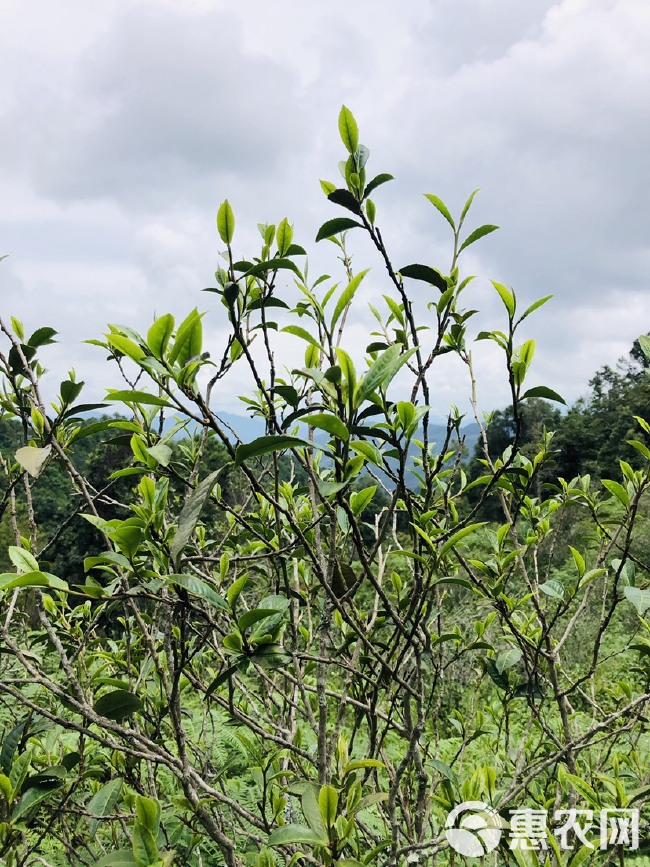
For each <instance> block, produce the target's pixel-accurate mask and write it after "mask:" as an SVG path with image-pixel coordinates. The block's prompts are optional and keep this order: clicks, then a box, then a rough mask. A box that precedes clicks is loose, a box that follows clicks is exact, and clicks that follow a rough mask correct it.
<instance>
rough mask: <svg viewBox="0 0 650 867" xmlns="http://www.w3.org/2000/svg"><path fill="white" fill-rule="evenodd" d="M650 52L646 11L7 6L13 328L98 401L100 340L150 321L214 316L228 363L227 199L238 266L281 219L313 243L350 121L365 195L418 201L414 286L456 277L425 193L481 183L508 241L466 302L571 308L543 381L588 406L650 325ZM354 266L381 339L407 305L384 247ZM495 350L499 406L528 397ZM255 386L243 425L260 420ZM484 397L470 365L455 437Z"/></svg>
mask: <svg viewBox="0 0 650 867" xmlns="http://www.w3.org/2000/svg"><path fill="white" fill-rule="evenodd" d="M649 45H650V3H648V2H647V0H561V2H553V0H407V2H402V3H400V4H396V3H394V2H388V0H354V2H350V0H328V2H327V3H324V2H314V0H312V2H305V0H274V2H272V3H269V2H262V0H238V2H236V3H235V2H226V0H222V2H219V0H184V2H182V3H180V2H178V0H175V2H167V0H103V2H102V3H89V2H88V0H61V2H59V3H50V2H47V0H2V3H1V4H0V114H1V123H2V130H3V132H2V136H1V137H0V191H1V200H2V210H1V213H0V253H8V254H10V258H9V259H7V260H5V262H3V263H2V265H0V292H1V298H0V309H1V311H2V313H3V315H8V314H13V315H17V316H19V317H22V318H24V320H25V321H26V323H27V324H28V326H30V327H36V326H38V325H43V324H49V325H52V326H54V327H55V328H56V329H57V330H58V331H59V332H60V340H61V343H60V344H59V345H58V346H57V347H52V348H51V349H50V350H49V351H48V352H47V355H46V360H47V361H48V362H49V365H50V367H51V368H52V370H53V374H55V375H57V376H58V374H63V373H64V372H65V371H66V370H67V369H68V368H69V367H71V366H74V367H75V368H76V369H77V372H78V374H79V375H80V376H82V377H83V378H85V379H86V381H87V382H88V384H89V393H88V397H91V396H94V397H95V396H101V395H102V394H103V387H104V386H107V385H116V384H117V383H116V382H113V381H107V380H108V379H109V377H108V375H107V368H106V364H105V361H104V356H103V355H102V353H101V351H100V350H97V349H95V348H92V347H88V346H83V345H82V344H81V341H82V340H83V339H85V338H90V337H97V336H99V335H100V334H101V333H102V332H103V331H104V330H105V323H106V322H109V321H110V322H120V323H124V324H129V325H132V326H134V327H137V328H146V327H147V325H148V323H149V322H150V321H151V317H152V313H153V310H154V309H155V310H156V311H157V312H158V313H161V312H165V311H167V310H170V311H172V312H174V313H175V314H177V315H183V314H184V313H187V312H188V311H189V309H191V308H192V307H193V306H195V305H198V306H199V308H200V309H201V310H206V311H208V313H207V316H206V320H205V321H206V328H207V332H208V335H209V339H210V341H211V342H212V348H213V349H214V350H215V354H218V352H219V348H220V344H221V340H222V335H223V330H222V329H223V319H222V308H221V306H220V305H219V303H218V301H217V299H216V297H215V296H213V295H206V294H201V292H200V290H201V289H202V288H203V287H204V286H207V285H211V284H212V283H213V282H214V278H213V277H212V276H211V275H212V274H213V272H214V270H215V267H216V266H217V265H218V259H217V253H218V251H219V249H220V248H221V246H222V245H221V244H220V242H219V240H218V237H217V234H216V228H215V221H214V217H215V213H216V208H217V206H218V204H219V202H220V201H221V200H222V199H224V198H226V197H228V198H229V200H230V201H231V203H232V205H233V207H234V209H235V213H236V217H237V243H236V247H237V251H238V254H241V255H242V256H247V257H250V255H251V254H252V253H254V252H255V248H256V247H255V246H253V245H257V230H256V228H255V226H256V223H257V222H258V221H269V222H277V221H279V220H280V219H281V218H282V217H284V216H288V217H289V219H290V220H291V221H292V222H293V223H294V228H295V236H294V238H295V240H296V241H297V242H299V243H303V245H305V246H308V247H309V246H310V245H311V244H312V241H313V238H314V235H315V232H316V230H317V228H318V226H319V225H320V223H322V222H323V221H324V220H326V219H329V218H330V217H332V216H336V215H337V211H336V209H335V208H334V206H332V205H331V204H330V203H328V202H327V201H326V200H325V199H324V197H323V194H322V192H321V190H320V187H319V185H318V179H319V178H321V177H323V178H328V179H331V180H336V179H337V169H336V166H337V162H338V160H339V159H340V158H341V157H342V156H343V154H342V152H341V147H342V146H341V144H340V141H339V139H338V134H337V127H336V121H337V115H338V111H339V108H340V106H341V104H342V103H345V104H347V105H348V106H349V107H350V108H351V109H352V110H353V111H354V113H355V115H356V117H357V120H358V122H359V125H360V128H361V140H362V142H364V143H365V144H366V145H368V146H369V148H370V151H371V156H370V160H371V161H370V162H369V164H368V172H369V175H370V172H371V171H372V172H373V173H374V172H380V171H388V172H391V173H392V174H394V175H395V177H396V179H397V180H396V181H394V182H393V183H391V184H389V185H386V186H385V187H384V188H382V191H381V192H379V191H378V192H377V195H376V196H375V197H374V198H375V200H376V202H377V205H378V222H379V224H380V225H385V232H384V234H385V237H386V240H387V242H388V244H389V246H390V247H391V249H392V250H393V251H394V255H395V259H396V262H397V264H398V265H403V264H406V262H407V261H421V262H426V263H427V264H431V265H434V266H436V267H439V268H441V269H442V270H446V268H447V265H448V261H449V256H450V250H449V243H448V242H449V238H448V236H447V234H446V233H445V224H444V222H443V221H442V220H441V219H438V218H437V214H436V212H435V211H434V209H433V208H432V206H431V205H430V204H429V203H428V202H427V201H426V200H425V199H424V198H423V197H422V195H421V194H422V193H425V192H432V193H436V194H438V195H440V196H442V197H443V198H444V199H445V200H446V201H447V202H448V204H449V206H450V208H451V209H452V211H456V212H457V211H458V210H459V209H460V207H461V206H462V203H463V201H464V199H465V197H466V195H467V194H468V193H469V192H470V191H471V190H472V189H473V188H474V187H481V194H480V197H479V199H478V200H477V204H476V215H475V220H476V221H477V222H492V223H497V224H498V225H500V226H501V230H500V232H498V233H496V234H494V235H491V236H490V237H489V238H486V239H484V240H483V241H482V242H480V244H478V245H477V246H476V247H475V248H473V252H472V255H470V256H468V257H467V261H466V263H465V272H467V271H469V272H471V273H476V274H478V275H480V277H481V279H480V280H478V281H477V282H476V283H475V284H473V287H474V286H475V287H476V288H472V290H471V291H472V292H473V293H474V294H473V297H472V298H470V299H469V301H470V305H471V306H475V305H476V306H481V307H482V308H485V310H486V314H487V315H488V316H489V317H490V318H491V321H492V322H493V324H494V325H495V326H498V325H499V324H500V322H499V316H500V312H499V307H498V304H497V303H496V301H494V300H493V293H492V294H491V290H490V289H489V284H488V282H487V278H493V279H496V280H499V281H501V282H504V283H507V284H508V285H512V286H514V288H515V289H516V291H517V292H518V294H519V296H520V298H521V299H522V303H524V302H528V303H530V302H531V301H533V300H534V299H535V298H537V297H539V296H541V295H545V294H549V293H553V294H554V295H555V299H554V301H553V302H551V304H549V305H547V307H546V308H544V310H543V311H541V312H540V313H539V314H538V316H537V318H536V320H534V321H533V322H532V323H531V327H530V328H529V331H528V332H527V336H535V337H536V338H537V340H538V355H537V359H536V365H535V367H534V370H533V374H532V376H531V384H541V383H544V384H547V385H549V386H551V387H553V388H555V389H556V390H558V391H560V392H561V393H563V394H564V395H565V396H566V397H567V398H568V399H570V400H573V399H575V398H576V397H577V396H578V395H579V394H581V393H583V392H584V391H585V390H586V387H587V383H588V380H589V378H590V376H591V375H592V373H593V372H594V371H595V370H596V369H597V368H598V367H599V366H601V365H602V364H604V363H614V362H615V361H616V359H617V358H618V357H619V356H621V355H623V354H626V353H627V351H628V350H629V348H630V346H631V343H632V341H633V340H634V338H635V337H636V336H637V335H638V334H639V333H641V332H645V331H647V330H649V329H650V321H649V318H650V317H649V316H648V315H647V311H648V274H649V273H650V231H649V230H650V219H649V217H648V199H649V195H648V194H649V190H648V185H649V177H650V171H649V170H650V164H649V158H648V155H649V154H650V100H649V99H648V93H649V92H650V51H648V46H649ZM320 246H321V247H323V246H325V247H328V249H323V250H322V251H321V250H319V251H318V256H317V258H316V262H315V263H314V264H313V265H312V275H314V274H315V270H314V269H316V268H317V267H320V266H321V257H322V261H323V262H325V263H326V264H327V270H328V273H331V274H335V273H336V272H335V270H333V269H335V268H336V260H335V258H334V257H333V256H332V257H330V262H329V263H327V261H326V255H328V254H329V253H330V250H329V245H320ZM332 250H333V248H332ZM353 250H354V253H355V265H358V267H361V266H362V265H363V266H364V267H365V266H367V265H372V266H374V267H373V272H372V273H371V276H370V277H369V278H367V281H366V284H364V285H367V287H368V288H367V289H365V290H364V291H365V293H366V294H365V295H362V296H361V298H360V299H359V306H358V307H357V308H356V309H355V311H354V316H353V317H352V323H351V327H352V331H351V338H352V339H354V338H355V337H356V336H357V334H358V336H359V339H360V340H361V338H362V332H363V330H364V329H365V328H366V327H367V326H368V324H369V320H368V319H367V318H366V315H365V312H364V310H363V309H362V306H363V300H364V299H367V298H368V297H370V296H374V295H377V294H378V293H381V292H386V291H388V287H387V286H386V285H385V283H384V278H383V275H382V272H381V264H380V263H379V262H378V261H376V259H374V258H373V256H372V251H370V250H369V249H368V247H367V244H366V243H358V244H355V245H354V246H353ZM373 281H374V282H373ZM362 342H363V341H362ZM364 345H365V344H364ZM481 351H482V352H483V353H484V354H483V355H482V356H480V357H481V358H482V359H483V366H484V376H483V377H482V379H483V385H482V390H481V392H480V398H481V403H482V406H483V408H484V409H489V408H492V407H493V406H495V405H500V404H503V403H504V402H505V400H506V391H505V389H504V388H503V386H502V385H501V383H502V381H503V376H502V375H501V373H500V365H499V362H498V360H497V359H496V358H495V357H494V356H493V355H490V353H489V352H484V350H481ZM289 360H290V359H289ZM235 379H236V378H235ZM238 384H241V385H242V387H244V382H243V380H242V383H237V382H235V383H234V384H233V385H232V386H231V388H230V389H229V390H224V391H223V392H222V393H221V394H220V395H219V401H220V402H221V408H222V409H226V410H231V411H239V412H242V411H243V405H242V404H240V403H238V402H237V399H236V393H237V386H238ZM466 397H467V388H466V386H465V384H464V383H462V384H459V383H458V382H457V381H456V380H455V378H454V373H453V370H452V369H451V368H450V373H449V375H445V376H443V377H441V378H440V381H439V387H438V389H437V390H436V394H435V398H434V401H435V402H434V407H435V411H436V413H437V415H439V416H442V415H444V413H445V409H446V405H447V403H449V401H453V402H455V403H458V404H460V405H461V406H462V407H463V408H465V407H466Z"/></svg>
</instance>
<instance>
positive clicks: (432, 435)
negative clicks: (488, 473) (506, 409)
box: [218, 412, 479, 454]
mask: <svg viewBox="0 0 650 867" xmlns="http://www.w3.org/2000/svg"><path fill="white" fill-rule="evenodd" d="M218 416H219V418H220V419H222V420H223V421H224V422H225V423H226V424H227V425H228V426H229V427H231V428H232V429H233V430H234V431H235V433H236V434H237V436H239V437H240V439H241V440H242V442H245V443H246V442H251V440H254V439H256V438H257V437H261V436H264V422H263V421H262V419H260V418H251V417H250V416H248V415H238V414H236V413H231V412H220V413H218ZM461 434H462V435H463V436H464V437H465V447H466V448H467V451H468V454H471V453H472V452H473V450H474V446H475V444H476V441H477V440H478V437H479V427H478V425H477V424H476V422H472V423H471V424H468V425H465V426H464V427H462V428H461ZM446 435H447V425H446V424H441V423H439V422H435V423H433V424H430V425H429V442H431V443H433V444H435V445H436V446H442V443H443V442H444V440H445V436H446Z"/></svg>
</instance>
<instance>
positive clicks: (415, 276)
mask: <svg viewBox="0 0 650 867" xmlns="http://www.w3.org/2000/svg"><path fill="white" fill-rule="evenodd" d="M399 273H400V274H401V275H402V277H409V278H410V279H411V280H422V281H423V282H424V283H430V284H432V285H433V286H435V287H436V288H437V289H440V291H441V292H445V291H446V290H447V281H446V280H445V278H444V277H443V276H442V274H441V273H440V272H439V271H436V270H435V268H430V267H429V266H428V265H417V264H416V265H405V266H404V267H403V268H400V269H399Z"/></svg>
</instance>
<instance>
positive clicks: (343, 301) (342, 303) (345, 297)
mask: <svg viewBox="0 0 650 867" xmlns="http://www.w3.org/2000/svg"><path fill="white" fill-rule="evenodd" d="M369 270H370V269H369V268H366V270H365V271H360V272H359V273H358V274H355V276H354V277H353V278H352V279H351V280H350V282H349V283H348V285H347V286H346V288H345V289H344V290H343V292H342V293H341V295H340V296H339V299H338V301H337V302H336V307H335V308H334V313H333V314H332V321H331V323H330V329H331V330H332V331H334V327H335V326H336V323H337V322H338V321H339V318H340V316H341V314H342V313H343V311H344V310H345V308H346V307H347V306H348V304H350V303H351V301H352V299H353V298H354V296H355V293H356V291H357V289H358V288H359V286H360V285H361V281H362V280H363V278H364V277H365V276H366V274H367V273H368V271H369Z"/></svg>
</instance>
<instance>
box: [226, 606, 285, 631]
mask: <svg viewBox="0 0 650 867" xmlns="http://www.w3.org/2000/svg"><path fill="white" fill-rule="evenodd" d="M281 613H282V612H281V611H279V610H278V609H277V608H254V609H253V610H252V611H246V612H245V613H244V614H242V616H241V617H240V618H239V620H238V621H237V628H238V629H239V631H240V632H246V630H247V629H250V628H251V626H253V625H254V624H255V623H257V622H258V621H260V620H266V618H267V617H271V616H273V615H274V614H281Z"/></svg>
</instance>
